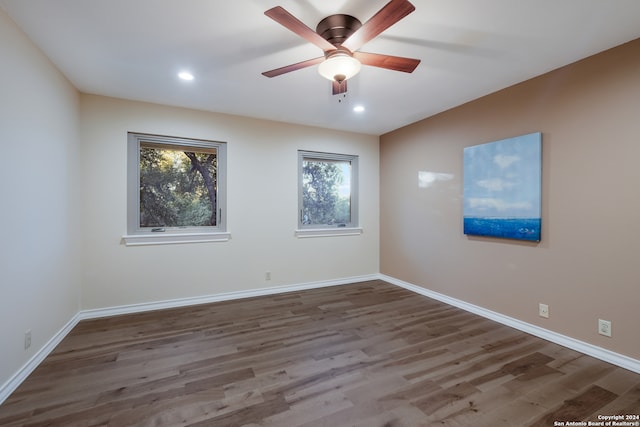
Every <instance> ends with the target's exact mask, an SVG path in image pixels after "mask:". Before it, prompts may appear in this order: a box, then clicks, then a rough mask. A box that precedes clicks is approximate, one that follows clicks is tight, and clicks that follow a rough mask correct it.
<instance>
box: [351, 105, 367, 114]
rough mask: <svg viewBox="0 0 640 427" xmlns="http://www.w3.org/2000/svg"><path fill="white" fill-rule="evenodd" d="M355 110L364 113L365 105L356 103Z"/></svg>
mask: <svg viewBox="0 0 640 427" xmlns="http://www.w3.org/2000/svg"><path fill="white" fill-rule="evenodd" d="M353 111H355V112H356V113H362V112H363V111H364V107H363V106H362V105H356V106H355V107H353Z"/></svg>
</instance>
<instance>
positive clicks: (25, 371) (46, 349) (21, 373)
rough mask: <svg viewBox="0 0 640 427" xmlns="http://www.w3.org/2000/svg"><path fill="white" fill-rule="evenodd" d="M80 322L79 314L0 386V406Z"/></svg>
mask: <svg viewBox="0 0 640 427" xmlns="http://www.w3.org/2000/svg"><path fill="white" fill-rule="evenodd" d="M79 321H80V317H79V313H76V314H75V316H73V317H72V318H71V320H69V321H68V322H67V324H66V325H64V326H63V327H62V329H60V330H59V331H58V332H57V333H56V334H55V335H54V336H53V337H51V339H50V340H49V341H47V343H46V344H45V345H44V346H43V347H42V348H41V349H40V350H38V351H37V352H36V353H35V354H34V355H33V357H31V359H29V360H28V361H27V363H25V364H24V365H23V366H22V368H20V369H19V370H18V372H16V373H15V374H13V376H12V377H11V378H9V379H8V380H7V381H6V382H5V383H4V384H2V386H0V405H2V402H4V401H5V400H6V399H7V398H8V397H9V396H10V395H11V393H13V392H14V391H15V390H16V389H17V388H18V386H19V385H20V384H22V382H23V381H24V380H26V379H27V377H28V376H29V375H31V373H32V372H33V371H34V370H35V369H36V368H37V367H38V365H40V363H42V361H43V360H44V359H45V357H47V356H48V355H49V353H51V352H52V351H53V349H54V348H56V346H57V345H58V344H60V341H62V340H63V339H64V337H66V336H67V334H68V333H69V332H71V330H72V329H73V328H74V327H75V326H76V325H77V324H78V322H79Z"/></svg>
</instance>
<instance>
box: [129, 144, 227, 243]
mask: <svg viewBox="0 0 640 427" xmlns="http://www.w3.org/2000/svg"><path fill="white" fill-rule="evenodd" d="M142 141H144V142H152V143H158V144H169V145H174V146H185V147H193V148H198V147H201V148H215V149H216V150H217V155H218V171H217V174H218V177H217V186H218V189H217V198H216V199H217V208H218V217H217V218H218V224H217V225H216V226H215V227H184V228H183V227H180V228H171V227H167V228H163V229H162V231H155V232H154V231H151V230H149V229H143V228H141V227H140V211H139V209H140V191H139V186H140V142H142ZM127 144H128V145H127V233H126V234H125V235H123V236H122V241H123V242H124V244H125V245H126V246H148V245H167V244H180V243H204V242H226V241H228V240H230V239H231V233H229V232H228V231H227V230H226V216H227V215H226V174H227V171H226V166H227V165H226V157H227V156H226V143H224V142H219V141H205V140H199V139H190V138H178V137H170V136H161V135H151V134H144V133H134V132H129V134H128V141H127Z"/></svg>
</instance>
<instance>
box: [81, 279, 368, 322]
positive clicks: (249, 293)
mask: <svg viewBox="0 0 640 427" xmlns="http://www.w3.org/2000/svg"><path fill="white" fill-rule="evenodd" d="M377 279H378V275H377V274H371V275H367V276H356V277H347V278H344V279H336V280H324V281H320V282H309V283H302V284H297V285H285V286H274V287H270V288H258V289H250V290H246V291H235V292H225V293H221V294H213V295H204V296H199V297H190V298H179V299H173V300H166V301H155V302H148V303H141V304H129V305H122V306H117V307H109V308H97V309H93V310H82V311H81V312H80V313H78V315H79V316H80V320H85V319H97V318H99V317H109V316H117V315H120V314H132V313H141V312H144V311H152V310H163V309H166V308H178V307H187V306H190V305H198V304H209V303H212V302H220V301H229V300H236V299H242V298H252V297H259V296H264V295H276V294H282V293H285V292H294V291H304V290H307V289H318V288H324V287H327V286H339V285H348V284H349V283H356V282H365V281H367V280H377Z"/></svg>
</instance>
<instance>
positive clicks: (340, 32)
mask: <svg viewBox="0 0 640 427" xmlns="http://www.w3.org/2000/svg"><path fill="white" fill-rule="evenodd" d="M360 27H362V22H360V21H359V20H358V18H354V17H353V16H351V15H344V14H336V15H330V16H327V17H326V18H324V19H323V20H322V21H320V22H319V23H318V26H317V27H316V33H318V34H320V36H321V37H322V38H323V39H325V40H326V41H328V42H329V43H331V44H332V45H334V46H339V45H341V44H342V43H343V42H344V41H345V40H346V39H348V38H349V36H350V35H351V34H353V33H354V32H355V31H356V30H357V29H358V28H360Z"/></svg>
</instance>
